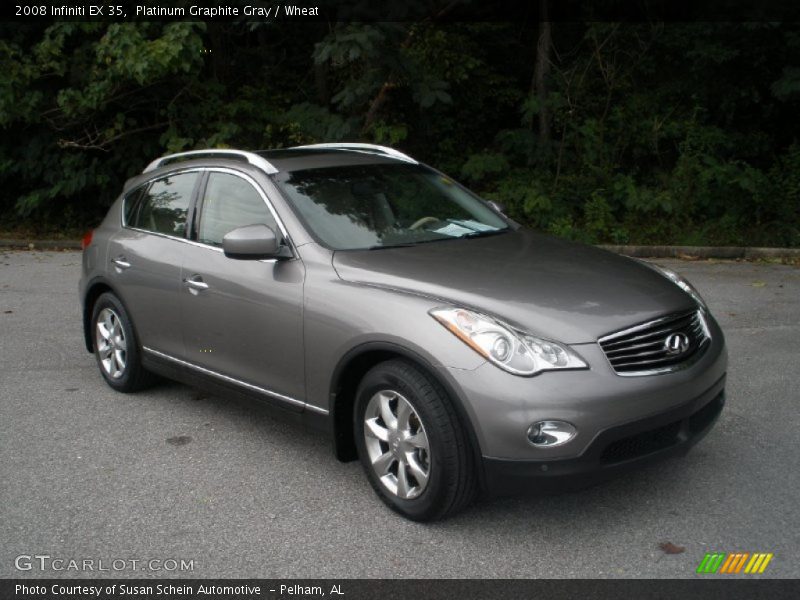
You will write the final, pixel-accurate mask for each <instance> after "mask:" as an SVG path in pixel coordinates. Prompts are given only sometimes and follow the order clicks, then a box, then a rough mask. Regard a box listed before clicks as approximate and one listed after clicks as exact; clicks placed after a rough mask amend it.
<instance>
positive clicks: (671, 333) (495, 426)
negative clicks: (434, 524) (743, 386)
mask: <svg viewBox="0 0 800 600" xmlns="http://www.w3.org/2000/svg"><path fill="white" fill-rule="evenodd" d="M80 298H81V302H82V305H83V328H84V334H85V338H86V348H87V350H89V351H90V352H93V353H94V354H95V356H96V358H97V364H98V366H99V368H100V373H101V374H102V376H103V377H104V378H105V380H106V381H107V382H108V384H109V385H110V386H111V387H112V388H114V389H115V390H118V391H121V392H133V391H136V390H140V389H143V388H144V387H146V386H147V385H149V384H151V383H152V382H153V381H154V378H155V376H156V375H161V376H166V377H168V378H172V379H177V380H180V381H183V382H185V383H188V384H191V385H195V386H200V387H204V388H206V389H209V390H211V391H213V392H217V393H220V392H222V393H225V394H228V395H235V396H241V397H248V398H256V399H258V400H261V401H264V402H265V403H267V404H269V405H271V406H273V407H275V408H276V409H278V410H281V411H284V412H285V413H286V414H290V415H294V416H296V418H297V419H299V420H302V421H304V422H307V423H309V424H311V425H313V426H315V427H319V428H321V429H322V430H324V431H325V432H327V433H329V434H330V437H331V439H332V441H333V449H334V452H335V454H336V456H337V457H338V458H339V459H341V460H352V459H356V458H358V459H360V460H361V462H362V464H363V466H364V469H365V471H366V474H367V477H368V479H369V481H370V483H371V484H372V486H373V487H374V488H375V490H376V491H377V493H378V495H379V496H380V497H381V499H382V500H383V501H384V502H385V503H386V504H387V505H388V506H389V507H391V508H392V509H394V510H396V511H398V512H399V513H401V514H403V515H404V516H406V517H408V518H410V519H414V520H419V521H424V520H432V519H437V518H443V517H445V516H447V515H450V514H453V513H454V512H455V511H457V510H459V509H461V508H463V507H464V506H466V505H467V504H468V503H470V502H471V501H472V500H473V498H475V496H476V495H477V494H478V493H479V492H488V493H490V494H496V493H507V492H510V491H514V490H518V489H532V490H546V489H551V488H556V487H557V488H563V487H575V486H585V485H587V484H590V483H593V482H595V481H598V480H600V479H603V478H606V477H608V476H610V475H614V474H618V473H620V472H623V471H625V470H626V469H627V468H629V467H631V466H635V465H640V464H643V463H646V462H649V461H651V460H653V459H657V458H662V457H665V456H672V455H678V454H682V453H684V452H686V451H687V450H688V449H689V447H690V446H691V445H692V444H693V443H695V442H696V441H697V440H698V439H700V438H701V437H702V436H703V435H704V434H705V433H706V432H707V431H708V430H709V429H710V428H711V426H712V425H713V423H714V422H715V420H716V418H717V416H718V415H719V413H720V411H721V410H722V407H723V404H724V402H725V396H724V385H725V370H726V364H727V356H726V350H725V342H724V338H723V335H722V331H720V328H719V326H718V324H717V322H716V321H715V320H714V318H713V317H712V316H711V314H710V313H709V311H708V308H707V307H706V305H705V303H704V302H703V300H702V299H701V297H700V296H699V295H698V293H697V292H696V291H695V289H694V288H693V287H692V286H691V285H690V284H689V283H688V282H686V281H685V280H684V279H683V278H681V277H680V276H678V275H676V274H675V273H673V272H671V271H668V270H666V269H660V268H657V267H654V266H651V265H648V264H645V263H643V262H640V261H636V260H632V259H629V258H624V257H621V256H617V255H614V254H612V253H610V252H606V251H604V250H600V249H597V248H594V247H590V246H585V245H580V244H575V243H571V242H567V241H564V240H561V239H557V238H554V237H550V236H547V235H542V234H539V233H535V232H533V231H530V230H527V229H525V228H523V227H520V226H519V225H518V224H517V223H515V222H514V221H512V220H510V219H508V218H507V217H506V216H504V215H503V213H502V210H501V207H498V206H497V205H495V204H493V203H491V202H486V201H484V200H481V199H480V198H478V197H477V196H476V195H475V194H473V193H472V192H470V191H469V190H467V189H465V188H464V187H462V186H461V185H459V184H458V183H456V182H455V181H454V180H453V179H451V178H450V177H448V176H447V175H444V174H443V173H440V172H438V171H436V170H435V169H432V168H430V167H427V166H425V165H422V164H420V163H418V162H417V161H416V160H414V159H412V158H410V157H409V156H407V155H405V154H403V153H401V152H398V151H397V150H394V149H391V148H386V147H382V146H374V145H370V144H318V145H314V146H303V147H297V148H290V149H284V150H275V151H268V152H259V153H251V152H244V151H238V150H201V151H193V152H184V153H181V154H173V155H170V156H166V157H163V158H160V159H158V160H155V161H154V162H152V163H151V164H150V165H148V166H147V168H146V169H145V170H144V171H143V172H142V173H141V174H140V175H138V176H136V177H134V178H132V179H130V180H129V181H128V182H127V183H126V184H125V186H124V190H123V192H122V194H121V196H120V197H119V198H118V199H117V201H116V202H114V204H113V206H112V207H111V209H110V210H109V212H108V215H107V216H106V218H105V220H104V221H103V223H102V224H101V225H100V226H99V227H98V228H97V229H95V230H94V231H93V232H91V233H90V234H87V236H86V238H85V239H84V252H83V274H82V277H81V281H80Z"/></svg>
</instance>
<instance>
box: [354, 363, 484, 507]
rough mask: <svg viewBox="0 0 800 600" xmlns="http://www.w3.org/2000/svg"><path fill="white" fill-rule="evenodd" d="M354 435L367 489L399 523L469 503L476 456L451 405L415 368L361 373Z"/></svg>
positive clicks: (390, 365) (404, 365)
mask: <svg viewBox="0 0 800 600" xmlns="http://www.w3.org/2000/svg"><path fill="white" fill-rule="evenodd" d="M353 429H354V432H355V437H356V440H355V441H356V447H357V449H358V455H359V458H360V460H361V464H362V465H363V467H364V470H365V471H366V474H367V478H368V479H369V481H370V483H371V484H372V487H373V488H374V489H375V491H376V492H377V494H378V496H379V497H380V498H381V500H383V502H384V503H385V504H386V505H387V506H389V508H391V509H392V510H394V511H396V512H398V513H400V514H401V515H403V516H404V517H407V518H409V519H411V520H414V521H434V520H437V519H443V518H446V517H449V516H452V515H454V514H455V513H457V512H458V511H460V510H462V509H463V508H465V507H466V506H468V505H469V504H470V503H471V502H472V500H473V499H474V498H475V493H476V490H477V479H476V471H475V460H474V455H473V451H472V448H471V446H470V443H469V439H468V437H467V435H466V432H465V431H464V428H463V427H462V425H461V423H460V422H459V419H458V416H457V415H456V412H455V409H454V408H453V405H452V401H451V399H450V398H449V397H448V395H447V393H446V392H445V390H444V389H443V388H442V386H441V385H439V383H438V382H436V381H435V380H434V379H432V378H431V377H430V376H428V375H427V374H426V373H424V372H423V371H422V370H420V369H419V368H418V367H417V366H415V365H414V364H413V363H411V362H409V361H406V360H402V359H396V360H390V361H387V362H384V363H381V364H379V365H377V366H375V367H373V368H372V369H371V370H370V371H369V372H367V374H366V375H365V376H364V378H363V379H362V380H361V383H360V385H359V387H358V390H357V391H356V402H355V409H354V428H353Z"/></svg>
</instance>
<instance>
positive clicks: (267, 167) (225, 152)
mask: <svg viewBox="0 0 800 600" xmlns="http://www.w3.org/2000/svg"><path fill="white" fill-rule="evenodd" d="M215 157H216V158H240V159H242V158H243V159H244V160H246V161H247V162H248V163H250V164H251V165H253V166H254V167H257V168H259V169H261V170H262V171H264V172H265V173H267V174H268V175H272V174H273V173H277V172H278V169H276V168H275V166H274V165H273V164H271V163H270V162H269V161H267V160H265V159H264V158H263V157H262V156H259V155H258V154H254V153H253V152H246V151H245V150H229V149H223V148H220V149H209V150H190V151H188V152H178V153H177V154H168V155H167V156H162V157H161V158H157V159H156V160H154V161H153V162H151V163H150V164H149V165H147V167H145V170H144V171H142V173H148V172H150V171H155V170H156V169H158V168H159V167H163V166H164V165H166V164H169V163H171V162H174V161H176V160H180V159H182V158H215Z"/></svg>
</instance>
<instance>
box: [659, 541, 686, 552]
mask: <svg viewBox="0 0 800 600" xmlns="http://www.w3.org/2000/svg"><path fill="white" fill-rule="evenodd" d="M658 547H659V548H661V550H663V552H664V554H681V553H683V552H686V548H684V547H683V546H676V545H675V544H673V543H672V542H661V543H660V544H659V545H658Z"/></svg>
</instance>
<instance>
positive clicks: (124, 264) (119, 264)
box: [111, 256, 131, 269]
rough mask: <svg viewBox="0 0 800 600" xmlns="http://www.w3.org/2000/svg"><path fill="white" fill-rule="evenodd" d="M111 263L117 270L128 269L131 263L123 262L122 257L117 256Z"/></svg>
mask: <svg viewBox="0 0 800 600" xmlns="http://www.w3.org/2000/svg"><path fill="white" fill-rule="evenodd" d="M111 263H112V264H113V265H114V266H115V267H117V268H118V269H130V267H131V263H129V262H128V261H127V260H125V257H124V256H118V257H117V258H114V259H112V260H111Z"/></svg>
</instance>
